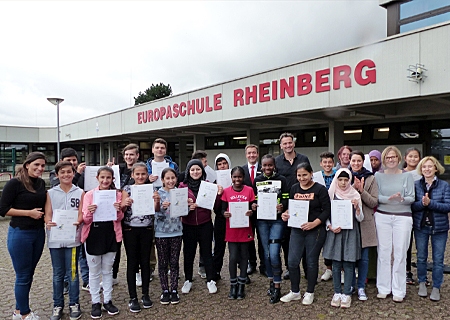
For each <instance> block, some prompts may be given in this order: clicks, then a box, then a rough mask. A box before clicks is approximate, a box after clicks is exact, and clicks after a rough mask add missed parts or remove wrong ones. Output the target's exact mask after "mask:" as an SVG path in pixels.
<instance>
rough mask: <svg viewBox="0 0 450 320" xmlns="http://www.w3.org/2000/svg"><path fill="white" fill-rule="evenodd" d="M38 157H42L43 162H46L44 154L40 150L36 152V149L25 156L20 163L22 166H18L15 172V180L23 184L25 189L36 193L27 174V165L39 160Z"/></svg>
mask: <svg viewBox="0 0 450 320" xmlns="http://www.w3.org/2000/svg"><path fill="white" fill-rule="evenodd" d="M40 159H43V160H44V161H45V163H47V159H46V158H45V154H43V153H42V152H38V151H35V152H31V153H30V154H28V156H27V158H26V159H25V162H24V163H23V164H22V167H21V168H19V170H17V173H16V178H17V180H19V181H20V182H22V183H23V186H24V187H25V189H27V190H28V191H30V192H33V193H36V190H34V188H33V182H31V179H30V176H29V175H28V169H27V165H28V164H30V163H32V162H34V161H36V160H40Z"/></svg>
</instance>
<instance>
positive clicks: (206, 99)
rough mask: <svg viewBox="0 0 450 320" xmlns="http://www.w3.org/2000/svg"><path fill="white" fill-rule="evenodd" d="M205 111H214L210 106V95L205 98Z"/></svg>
mask: <svg viewBox="0 0 450 320" xmlns="http://www.w3.org/2000/svg"><path fill="white" fill-rule="evenodd" d="M205 111H206V112H211V111H213V109H212V108H211V107H210V106H209V97H206V98H205Z"/></svg>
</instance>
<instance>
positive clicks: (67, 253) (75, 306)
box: [45, 161, 84, 320]
mask: <svg viewBox="0 0 450 320" xmlns="http://www.w3.org/2000/svg"><path fill="white" fill-rule="evenodd" d="M55 174H56V177H57V178H58V179H59V183H60V184H59V185H57V186H55V187H53V188H51V189H50V190H48V192H47V202H46V203H45V222H46V224H47V228H48V230H49V232H48V242H47V245H48V248H49V249H50V257H51V259H52V267H53V314H52V316H51V317H50V320H60V319H61V318H62V314H63V310H64V295H63V289H64V276H65V275H66V274H69V310H70V313H69V314H70V319H79V318H81V310H80V301H79V294H80V285H79V280H78V257H79V256H80V248H81V228H79V225H80V224H81V223H82V222H83V213H82V211H81V207H82V206H81V200H82V199H83V197H84V191H83V190H82V189H80V188H78V187H76V186H74V185H73V184H72V179H73V177H74V175H75V168H74V167H73V166H72V163H71V162H69V161H61V162H58V163H57V164H56V165H55ZM63 218H65V219H63ZM60 221H61V222H60ZM63 221H64V222H63ZM65 222H67V223H66V225H65ZM71 231H73V233H72V234H70V233H71ZM56 232H60V234H61V233H62V236H63V238H62V239H61V237H55V236H53V233H56ZM69 235H70V236H71V237H73V238H72V239H71V240H68V239H67V238H66V237H65V236H69ZM52 236H53V237H52ZM55 238H56V239H55Z"/></svg>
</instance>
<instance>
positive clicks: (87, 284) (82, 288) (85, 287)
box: [81, 282, 91, 292]
mask: <svg viewBox="0 0 450 320" xmlns="http://www.w3.org/2000/svg"><path fill="white" fill-rule="evenodd" d="M81 290H84V291H87V292H90V291H91V287H89V282H83V285H82V286H81Z"/></svg>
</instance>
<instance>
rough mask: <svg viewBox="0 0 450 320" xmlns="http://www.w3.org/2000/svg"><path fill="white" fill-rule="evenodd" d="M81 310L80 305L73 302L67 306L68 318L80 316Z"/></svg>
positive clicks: (75, 318) (73, 319)
mask: <svg viewBox="0 0 450 320" xmlns="http://www.w3.org/2000/svg"><path fill="white" fill-rule="evenodd" d="M81 315H82V313H81V310H80V305H79V304H78V303H74V304H72V305H70V306H69V318H70V320H78V319H80V318H81Z"/></svg>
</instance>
